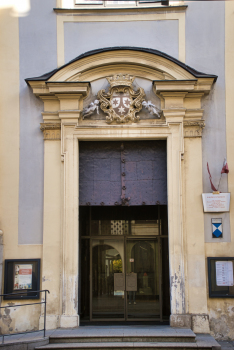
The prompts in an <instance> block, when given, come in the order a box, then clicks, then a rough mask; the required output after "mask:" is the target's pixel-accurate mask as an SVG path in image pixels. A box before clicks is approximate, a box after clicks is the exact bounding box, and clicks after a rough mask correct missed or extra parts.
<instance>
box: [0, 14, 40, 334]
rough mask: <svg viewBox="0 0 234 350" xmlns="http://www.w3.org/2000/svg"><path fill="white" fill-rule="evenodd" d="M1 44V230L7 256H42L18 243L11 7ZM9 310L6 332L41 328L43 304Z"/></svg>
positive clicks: (15, 35)
mask: <svg viewBox="0 0 234 350" xmlns="http://www.w3.org/2000/svg"><path fill="white" fill-rule="evenodd" d="M0 47H1V50H0V81H1V84H0V164H1V166H0V193H1V195H0V213H1V214H0V215H1V216H0V229H1V230H2V231H3V242H4V259H25V258H33V257H37V258H40V257H41V248H42V246H41V245H38V246H27V245H21V246H20V245H18V196H19V149H20V144H19V118H20V117H19V23H18V18H17V17H13V16H11V14H10V9H1V10H0ZM2 292H3V290H2ZM2 305H3V303H2ZM8 310H9V314H8ZM8 310H7V309H4V314H5V316H6V315H7V316H6V318H5V319H4V321H3V323H2V319H1V327H2V328H3V331H9V329H11V328H12V329H14V328H15V327H16V328H17V329H18V330H20V329H21V330H22V329H25V327H26V328H29V329H33V328H34V327H38V319H39V315H40V308H39V307H37V308H34V307H33V309H30V307H25V308H24V312H23V313H22V311H20V309H16V311H13V308H12V309H8ZM21 310H22V309H21ZM16 314H18V315H19V316H18V317H17V318H16V317H15V315H16ZM25 315H27V316H26V317H25ZM16 319H17V321H15V320H16ZM22 319H23V321H22ZM27 320H30V322H29V321H27Z"/></svg>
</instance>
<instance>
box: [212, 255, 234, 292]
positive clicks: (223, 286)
mask: <svg viewBox="0 0 234 350" xmlns="http://www.w3.org/2000/svg"><path fill="white" fill-rule="evenodd" d="M207 261H208V279H209V297H210V298H234V257H233V258H232V257H228V258H227V257H225V258H222V257H221V258H207Z"/></svg>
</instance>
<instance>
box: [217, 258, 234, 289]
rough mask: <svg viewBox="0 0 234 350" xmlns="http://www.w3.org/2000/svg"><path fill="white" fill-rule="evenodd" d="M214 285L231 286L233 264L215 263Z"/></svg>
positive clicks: (225, 262)
mask: <svg viewBox="0 0 234 350" xmlns="http://www.w3.org/2000/svg"><path fill="white" fill-rule="evenodd" d="M215 265H216V285H217V286H228V287H231V286H233V262H232V261H216V262H215Z"/></svg>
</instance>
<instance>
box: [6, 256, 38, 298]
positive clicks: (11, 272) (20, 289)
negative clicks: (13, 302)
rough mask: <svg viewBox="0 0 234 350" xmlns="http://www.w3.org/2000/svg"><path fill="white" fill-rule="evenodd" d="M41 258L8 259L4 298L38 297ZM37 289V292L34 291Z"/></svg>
mask: <svg viewBox="0 0 234 350" xmlns="http://www.w3.org/2000/svg"><path fill="white" fill-rule="evenodd" d="M38 290H40V259H6V260H5V278H4V294H9V293H11V295H5V296H4V299H5V300H6V299H7V300H8V299H38V298H39V293H38V292H36V291H38ZM34 291H35V292H34Z"/></svg>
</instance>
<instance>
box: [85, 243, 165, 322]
mask: <svg viewBox="0 0 234 350" xmlns="http://www.w3.org/2000/svg"><path fill="white" fill-rule="evenodd" d="M90 243H91V264H90V274H91V281H90V282H91V283H90V306H91V307H90V319H91V320H98V319H100V320H101V319H102V320H109V319H113V320H141V319H149V320H154V319H155V320H156V319H157V320H162V290H161V289H162V281H161V264H160V260H161V259H160V239H158V238H154V239H153V238H151V239H149V238H148V239H145V238H138V239H133V238H131V239H130V238H126V237H118V239H110V238H109V239H108V238H105V239H101V240H100V239H95V238H93V239H91V242H90Z"/></svg>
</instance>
